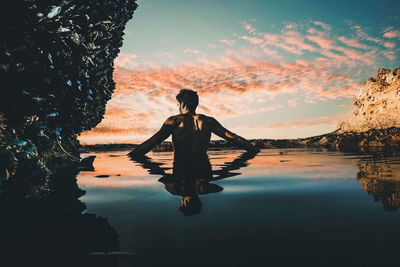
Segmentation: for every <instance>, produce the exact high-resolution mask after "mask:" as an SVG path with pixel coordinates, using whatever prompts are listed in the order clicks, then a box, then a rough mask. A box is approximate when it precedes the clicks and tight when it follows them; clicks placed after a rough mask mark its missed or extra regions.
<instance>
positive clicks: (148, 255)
mask: <svg viewBox="0 0 400 267" xmlns="http://www.w3.org/2000/svg"><path fill="white" fill-rule="evenodd" d="M125 154H126V151H119V152H104V153H103V152H102V153H92V154H90V155H96V156H97V158H96V160H95V162H94V167H95V171H94V172H81V173H80V174H79V175H78V184H79V186H80V187H81V188H82V189H84V190H86V191H87V192H86V194H85V195H84V196H83V197H81V200H82V201H83V202H84V203H85V204H86V205H87V208H88V210H87V211H88V212H90V213H95V214H98V215H101V216H103V217H106V218H107V219H108V221H109V222H110V224H111V225H112V226H113V227H114V229H115V230H116V231H117V232H118V234H119V236H120V250H121V251H124V252H129V253H133V254H134V256H132V257H127V258H122V259H120V266H131V265H134V266H161V265H166V266H187V265H190V266H204V265H207V266H260V265H263V266H266V265H270V266H393V265H394V264H396V265H397V264H398V256H397V255H398V250H399V248H400V246H399V240H400V229H399V225H400V214H399V212H398V211H397V208H398V207H400V165H399V163H400V158H399V157H394V156H387V155H357V154H344V153H339V152H327V151H316V150H300V149H278V150H262V151H261V152H260V153H259V154H258V155H256V156H255V157H253V158H251V156H250V157H249V156H246V155H244V156H243V154H242V152H241V151H236V150H225V151H209V156H210V161H211V164H212V168H213V170H214V171H215V174H214V177H219V178H221V179H219V180H216V181H213V182H212V184H215V185H217V186H215V187H218V188H220V187H222V188H223V190H222V191H221V192H214V193H209V194H204V195H200V200H201V211H200V213H198V214H196V215H193V216H184V214H183V213H182V212H180V211H179V206H180V203H181V198H182V197H181V196H178V195H173V194H171V193H170V192H168V191H167V190H166V189H165V186H164V184H163V183H161V182H159V181H158V179H159V178H160V177H162V175H160V174H149V172H151V173H160V172H163V171H165V172H166V173H171V169H170V168H171V167H172V166H171V164H172V157H173V154H172V152H162V153H149V156H150V158H151V159H150V160H149V161H147V162H145V163H143V162H141V163H139V162H132V161H130V160H129V159H128V157H126V156H125ZM218 170H222V171H219V172H218ZM98 175H109V176H107V177H106V178H97V177H96V176H98Z"/></svg>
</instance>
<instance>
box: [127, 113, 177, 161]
mask: <svg viewBox="0 0 400 267" xmlns="http://www.w3.org/2000/svg"><path fill="white" fill-rule="evenodd" d="M173 128H174V120H173V119H172V118H168V119H167V120H166V121H165V122H164V124H163V125H162V127H161V129H160V130H159V131H158V132H157V133H155V134H154V135H153V136H152V137H150V138H149V139H148V140H146V141H145V142H143V143H141V144H140V145H138V146H137V147H135V148H134V149H133V150H132V151H131V152H129V154H128V155H129V156H131V157H135V156H143V155H145V154H146V153H147V152H149V151H150V150H152V149H153V148H154V147H155V146H156V145H158V144H160V143H161V142H162V141H164V140H165V139H167V138H168V136H170V135H171V133H172V131H173Z"/></svg>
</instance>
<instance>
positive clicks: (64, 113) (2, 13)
mask: <svg viewBox="0 0 400 267" xmlns="http://www.w3.org/2000/svg"><path fill="white" fill-rule="evenodd" d="M136 7H137V4H136V3H135V1H134V0H105V1H96V0H68V1H67V0H64V1H60V0H52V1H48V0H46V1H45V0H15V1H1V2H0V24H1V25H2V27H0V34H1V36H2V38H1V41H0V47H1V49H0V81H1V83H2V86H3V95H2V97H1V98H0V146H1V148H0V154H1V157H0V180H8V179H10V178H13V177H14V178H15V177H19V178H18V179H26V178H24V177H25V176H26V175H25V174H26V171H27V169H31V171H29V173H37V174H40V175H42V178H43V174H45V173H47V174H49V173H50V172H51V169H49V167H48V166H50V165H51V161H52V160H53V159H54V158H55V157H61V158H63V159H64V160H72V161H77V160H79V151H78V148H79V143H78V141H77V138H76V136H77V134H79V133H80V132H82V131H85V130H88V129H91V128H92V127H94V126H96V125H97V124H98V123H99V122H100V121H101V120H102V118H103V115H104V112H105V105H106V103H107V101H108V100H109V99H110V98H111V94H112V92H113V90H114V88H115V84H114V81H113V77H112V73H113V61H114V59H115V58H116V56H117V55H118V53H119V47H121V45H122V40H123V38H122V37H123V34H124V33H123V30H124V28H125V24H126V23H127V22H128V20H129V19H131V18H132V14H133V12H134V10H135V9H136Z"/></svg>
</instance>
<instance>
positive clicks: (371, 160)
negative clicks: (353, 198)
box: [357, 155, 400, 211]
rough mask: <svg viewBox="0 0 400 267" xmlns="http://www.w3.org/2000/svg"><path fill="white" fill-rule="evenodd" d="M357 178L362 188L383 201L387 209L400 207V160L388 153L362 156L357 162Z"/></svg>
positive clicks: (376, 199) (393, 209)
mask: <svg viewBox="0 0 400 267" xmlns="http://www.w3.org/2000/svg"><path fill="white" fill-rule="evenodd" d="M357 165H358V167H359V172H358V173H357V180H358V181H360V182H361V183H362V186H361V188H362V189H364V190H365V191H367V192H368V194H370V195H372V196H373V197H374V199H375V201H381V202H382V204H383V208H384V210H386V211H396V210H397V209H398V208H399V207H400V161H399V159H398V158H396V157H393V156H388V155H375V156H373V157H367V158H361V159H359V161H358V163H357Z"/></svg>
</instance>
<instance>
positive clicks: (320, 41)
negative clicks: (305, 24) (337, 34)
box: [306, 35, 333, 49]
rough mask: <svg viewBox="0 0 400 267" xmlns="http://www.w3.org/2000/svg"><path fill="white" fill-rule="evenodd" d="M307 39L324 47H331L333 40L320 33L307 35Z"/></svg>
mask: <svg viewBox="0 0 400 267" xmlns="http://www.w3.org/2000/svg"><path fill="white" fill-rule="evenodd" d="M306 38H307V39H308V40H310V41H311V42H314V43H316V44H317V45H319V46H320V47H321V48H324V49H331V48H332V46H333V41H332V40H329V39H326V38H324V37H322V36H320V35H307V37H306Z"/></svg>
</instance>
